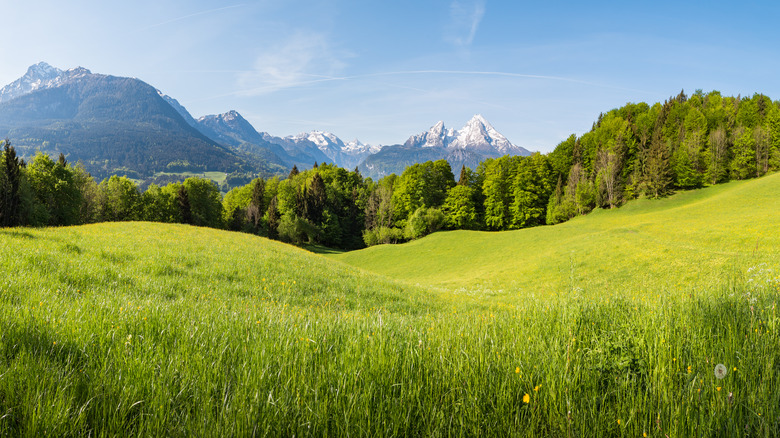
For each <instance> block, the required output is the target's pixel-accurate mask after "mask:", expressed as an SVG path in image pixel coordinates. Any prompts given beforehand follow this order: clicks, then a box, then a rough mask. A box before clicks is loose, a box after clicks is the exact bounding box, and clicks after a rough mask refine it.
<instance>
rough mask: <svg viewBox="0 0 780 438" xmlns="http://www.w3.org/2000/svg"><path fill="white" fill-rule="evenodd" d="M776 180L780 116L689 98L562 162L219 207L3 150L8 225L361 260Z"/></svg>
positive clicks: (344, 179)
mask: <svg viewBox="0 0 780 438" xmlns="http://www.w3.org/2000/svg"><path fill="white" fill-rule="evenodd" d="M779 168H780V103H778V102H773V101H772V100H771V99H769V98H768V97H766V96H764V95H760V94H756V95H754V96H752V97H750V98H748V97H744V98H742V97H723V96H721V94H720V93H719V92H717V91H713V92H710V93H708V94H704V93H703V92H701V91H697V92H696V93H694V94H693V95H692V96H690V97H688V96H686V95H685V94H684V93H682V92H681V93H680V94H679V95H678V96H676V97H674V98H671V99H669V100H667V101H666V102H664V103H663V104H661V103H656V104H654V105H652V106H651V105H648V104H646V103H638V104H633V103H630V104H627V105H625V106H623V107H621V108H618V109H614V110H612V111H609V112H608V113H606V114H602V115H600V116H599V118H598V120H597V121H596V122H595V123H594V124H593V128H592V129H591V130H590V131H589V132H588V133H586V134H584V135H582V136H581V137H577V136H575V135H572V136H570V137H569V138H568V139H566V140H565V141H563V142H561V143H560V144H559V145H558V146H557V147H556V148H555V150H554V151H553V152H551V153H549V154H546V155H543V154H539V153H536V154H533V155H531V156H529V157H520V156H514V157H510V156H505V157H501V158H496V159H488V160H486V161H483V162H481V163H480V164H479V165H478V166H477V167H476V168H475V169H469V168H467V167H465V166H463V167H462V168H461V169H460V171H459V175H458V177H457V178H456V177H455V175H454V173H453V170H452V169H451V167H450V165H449V163H448V162H447V161H445V160H438V161H428V162H425V163H421V164H414V165H412V166H409V167H407V168H406V170H405V171H404V172H403V173H402V174H401V175H400V176H399V175H390V176H387V177H385V178H382V179H380V180H378V181H373V180H372V179H370V178H364V177H363V176H362V175H361V174H360V172H359V171H358V170H357V169H355V170H354V171H348V170H346V169H342V168H339V167H336V166H333V165H328V164H321V165H317V164H316V163H315V166H314V167H313V168H312V169H309V170H306V171H302V172H299V171H298V169H297V168H295V167H293V169H292V170H291V171H290V174H289V175H288V177H287V178H284V179H281V178H278V177H274V178H271V179H268V180H264V179H262V178H256V179H254V180H252V181H251V182H249V183H248V184H246V185H244V186H242V187H237V188H234V189H233V190H231V191H230V192H228V193H227V194H226V195H225V196H224V197H223V196H222V195H221V194H220V191H219V188H218V187H217V185H216V184H215V183H213V182H212V181H210V180H207V179H202V178H188V179H187V180H185V181H183V182H173V183H169V184H167V185H165V186H162V187H161V186H158V185H155V184H152V185H150V186H148V188H146V189H145V190H144V191H143V192H141V191H140V190H139V188H138V186H137V185H136V184H135V183H134V182H133V181H132V180H131V179H129V178H127V177H125V176H111V177H110V178H107V179H105V180H103V181H102V182H100V183H99V184H98V183H97V182H96V181H95V180H94V179H93V178H92V176H91V175H89V173H87V172H86V171H85V170H84V168H83V167H82V166H81V165H80V164H76V165H73V164H71V163H68V162H67V161H66V160H65V158H64V156H62V155H60V157H59V159H58V160H56V161H55V160H53V159H52V158H50V157H49V156H47V155H44V154H40V153H39V154H37V155H36V156H35V157H34V158H33V159H32V160H31V162H30V163H24V161H23V160H21V159H19V158H18V157H17V155H16V152H15V150H14V148H13V146H12V145H11V144H10V142H9V141H8V140H6V141H5V144H4V148H3V153H2V160H0V225H2V226H18V225H28V226H46V225H73V224H82V223H91V222H98V221H121V220H146V221H158V222H178V223H188V224H193V225H199V226H209V227H217V228H226V229H230V230H235V231H244V232H249V233H255V234H259V235H264V236H267V237H270V238H274V239H280V240H284V241H287V242H291V243H295V244H304V243H312V244H321V245H325V246H329V247H335V248H343V249H356V248H361V247H363V246H366V245H369V246H370V245H375V244H379V243H395V242H401V241H406V240H411V239H415V238H418V237H421V236H424V235H426V234H428V233H431V232H434V231H436V230H439V229H472V230H510V229H518V228H524V227H531V226H536V225H543V224H554V223H558V222H562V221H566V220H568V219H570V218H572V217H574V216H577V215H581V214H586V213H588V212H589V211H591V210H593V209H594V208H615V207H618V206H620V205H621V204H623V203H624V202H626V201H627V200H630V199H634V198H638V197H661V196H666V195H668V194H670V193H672V192H673V191H674V190H679V189H693V188H699V187H703V186H705V185H711V184H717V183H720V182H724V181H728V180H731V179H746V178H754V177H760V176H762V175H764V174H766V173H767V172H770V171H774V170H778V169H779Z"/></svg>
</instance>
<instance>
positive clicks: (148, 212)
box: [140, 184, 182, 223]
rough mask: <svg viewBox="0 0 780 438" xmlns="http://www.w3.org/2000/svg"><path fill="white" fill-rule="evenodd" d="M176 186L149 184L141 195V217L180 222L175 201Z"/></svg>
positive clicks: (143, 218) (154, 220)
mask: <svg viewBox="0 0 780 438" xmlns="http://www.w3.org/2000/svg"><path fill="white" fill-rule="evenodd" d="M177 191H178V188H176V189H175V188H174V185H168V186H165V187H160V186H158V185H157V184H151V185H150V186H149V187H148V188H147V189H146V191H144V193H143V194H142V195H141V209H140V215H141V219H142V220H145V221H151V222H165V223H178V222H182V221H181V218H180V212H179V208H178V205H177V202H176V193H177Z"/></svg>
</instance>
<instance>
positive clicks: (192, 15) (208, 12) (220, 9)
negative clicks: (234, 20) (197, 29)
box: [138, 3, 245, 31]
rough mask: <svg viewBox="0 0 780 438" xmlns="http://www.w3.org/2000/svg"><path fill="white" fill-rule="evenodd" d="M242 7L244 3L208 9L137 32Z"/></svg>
mask: <svg viewBox="0 0 780 438" xmlns="http://www.w3.org/2000/svg"><path fill="white" fill-rule="evenodd" d="M242 6H245V3H241V4H238V5H232V6H224V7H221V8H215V9H209V10H207V11H201V12H195V13H194V14H188V15H183V16H181V17H177V18H172V19H170V20H166V21H163V22H162V23H157V24H152V25H150V26H146V27H142V28H140V29H138V30H139V31H141V30H148V29H152V28H155V27H160V26H165V25H166V24H171V23H175V22H177V21H181V20H186V19H187V18H192V17H197V16H199V15H206V14H212V13H214V12H219V11H224V10H226V9H233V8H240V7H242Z"/></svg>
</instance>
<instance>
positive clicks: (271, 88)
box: [196, 66, 653, 101]
mask: <svg viewBox="0 0 780 438" xmlns="http://www.w3.org/2000/svg"><path fill="white" fill-rule="evenodd" d="M267 68H268V69H270V70H271V72H272V73H275V74H277V75H278V66H276V67H270V66H269V67H267ZM240 73H241V74H242V75H243V76H244V78H245V80H247V81H249V80H252V79H253V78H254V79H256V76H257V75H258V74H259V73H258V70H252V71H240ZM409 75H441V76H444V75H455V76H494V77H509V78H519V79H537V80H545V81H560V82H569V83H575V84H582V85H587V86H589V87H595V88H606V89H612V90H621V91H631V92H638V93H643V94H653V93H652V92H650V91H647V90H637V89H632V88H623V87H616V86H614V85H608V84H602V83H597V82H589V81H583V80H580V79H576V78H568V77H564V76H550V75H536V74H527V73H513V72H503V71H471V70H404V71H389V72H378V73H367V74H362V75H351V76H328V75H317V74H309V73H303V72H301V71H297V72H288V73H287V74H286V75H281V76H280V78H278V79H273V78H272V79H268V78H265V79H263V80H262V81H261V82H264V83H263V84H260V85H256V86H253V87H250V88H246V87H243V88H241V89H239V90H236V91H233V92H230V93H226V94H220V95H217V96H211V97H208V98H204V99H198V100H196V101H199V100H210V99H216V98H220V97H227V96H242V95H243V96H252V95H259V94H267V93H272V92H275V91H279V90H282V89H292V88H302V87H309V86H312V85H316V84H322V83H327V82H346V81H355V80H361V79H370V78H379V77H389V76H409ZM271 76H274V74H271ZM381 84H382V85H384V86H391V87H394V88H399V89H408V90H412V91H417V92H422V93H426V92H429V91H430V90H424V89H421V88H417V87H411V86H408V85H401V84H391V83H386V82H382V83H381Z"/></svg>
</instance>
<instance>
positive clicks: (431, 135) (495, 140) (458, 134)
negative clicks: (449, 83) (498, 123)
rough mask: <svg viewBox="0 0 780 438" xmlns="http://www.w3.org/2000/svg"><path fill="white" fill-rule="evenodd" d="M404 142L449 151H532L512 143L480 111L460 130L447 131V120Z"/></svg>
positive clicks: (497, 152)
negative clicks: (445, 123) (445, 122)
mask: <svg viewBox="0 0 780 438" xmlns="http://www.w3.org/2000/svg"><path fill="white" fill-rule="evenodd" d="M404 145H405V146H408V147H422V148H444V149H447V150H455V149H468V150H472V151H475V152H479V153H481V154H483V155H484V154H487V155H489V156H492V155H495V156H502V155H507V154H509V155H530V154H531V153H530V152H529V151H528V150H526V149H524V148H522V147H520V146H515V145H514V144H512V143H511V142H510V141H509V140H507V138H506V137H504V136H503V135H502V134H501V133H500V132H498V131H497V130H496V129H495V128H494V127H493V126H492V125H491V124H490V123H489V122H488V121H487V120H485V118H484V117H482V116H481V115H479V114H477V115H475V116H474V117H472V118H471V120H469V121H468V123H466V126H464V127H463V128H461V129H459V130H454V129H449V130H448V129H446V127H445V126H444V122H439V123H437V124H435V125H434V126H433V127H431V129H430V130H429V131H427V132H423V133H421V134H417V135H413V136H411V137H409V139H408V140H406V143H404Z"/></svg>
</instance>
